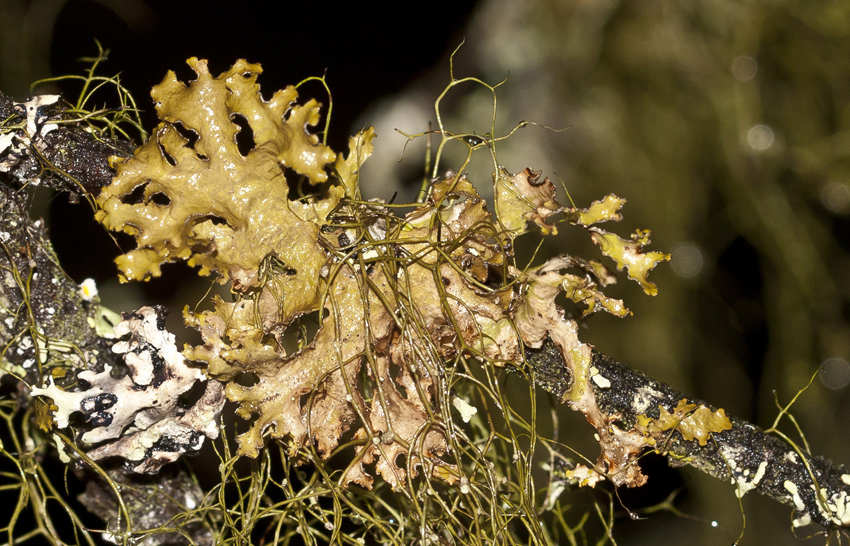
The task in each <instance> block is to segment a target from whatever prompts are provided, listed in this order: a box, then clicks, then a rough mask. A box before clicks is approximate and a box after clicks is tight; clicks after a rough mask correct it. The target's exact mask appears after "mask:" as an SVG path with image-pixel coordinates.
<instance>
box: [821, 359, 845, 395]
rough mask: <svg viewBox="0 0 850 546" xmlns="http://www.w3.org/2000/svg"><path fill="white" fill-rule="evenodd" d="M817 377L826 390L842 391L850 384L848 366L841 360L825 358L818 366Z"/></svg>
mask: <svg viewBox="0 0 850 546" xmlns="http://www.w3.org/2000/svg"><path fill="white" fill-rule="evenodd" d="M818 377H820V381H821V383H823V386H824V387H826V388H827V389H832V390H838V389H842V388H844V387H846V386H847V383H850V364H848V363H847V361H846V360H844V359H843V358H827V359H826V360H824V361H823V362H822V363H821V365H820V373H819V374H818Z"/></svg>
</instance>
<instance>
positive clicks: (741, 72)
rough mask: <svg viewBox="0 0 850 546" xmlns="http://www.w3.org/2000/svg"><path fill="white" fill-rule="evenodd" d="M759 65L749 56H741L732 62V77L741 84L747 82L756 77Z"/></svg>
mask: <svg viewBox="0 0 850 546" xmlns="http://www.w3.org/2000/svg"><path fill="white" fill-rule="evenodd" d="M758 66H759V65H758V63H757V62H756V60H755V59H753V58H752V57H750V56H749V55H739V56H738V57H735V60H734V61H732V75H733V76H735V79H736V80H738V81H741V82H747V81H750V80H751V79H753V78H755V77H756V72H758Z"/></svg>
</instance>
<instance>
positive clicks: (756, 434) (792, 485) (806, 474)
mask: <svg viewBox="0 0 850 546" xmlns="http://www.w3.org/2000/svg"><path fill="white" fill-rule="evenodd" d="M526 358H527V361H528V362H529V364H530V365H531V367H532V369H533V370H534V372H535V375H536V379H537V381H538V383H539V385H540V386H541V387H542V388H544V389H545V390H547V391H549V392H551V393H552V394H554V395H555V396H557V397H559V398H560V397H561V396H563V394H564V393H565V392H567V390H568V388H569V385H570V384H571V383H572V377H571V376H570V372H569V370H568V369H567V368H566V367H564V365H563V360H562V359H561V356H560V353H559V352H558V350H557V348H555V346H554V344H553V343H552V342H551V341H550V340H547V341H546V343H544V345H543V347H541V348H540V349H527V350H526ZM593 366H595V367H596V368H597V369H598V370H599V375H601V376H603V377H604V378H605V379H607V380H608V381H609V382H610V386H606V387H605V388H603V387H600V386H599V385H598V384H596V383H595V382H592V381H591V382H590V384H591V385H592V387H593V391H594V395H595V396H596V402H597V404H598V406H599V408H600V409H601V410H602V411H603V412H604V413H605V414H606V415H607V416H609V417H610V418H611V419H612V420H613V421H615V422H616V423H617V425H618V426H619V427H620V428H621V429H624V430H630V429H632V428H634V426H635V424H636V423H637V421H638V416H646V417H649V418H652V419H657V418H658V417H659V413H660V407H664V408H666V409H667V410H668V411H669V410H672V409H673V408H674V407H675V406H676V405H677V404H678V403H679V401H681V400H683V399H685V400H687V401H688V403H693V404H696V405H698V406H709V405H708V404H706V403H705V402H702V401H701V400H695V399H692V398H690V397H688V396H686V395H684V394H682V393H681V392H678V391H676V390H675V389H673V388H672V387H670V386H669V385H665V384H664V383H661V382H659V381H655V380H653V379H651V378H649V377H647V376H646V375H644V374H642V373H641V372H638V371H635V370H632V369H629V368H627V367H626V366H624V365H623V364H621V363H619V362H617V361H616V360H614V359H612V358H610V357H607V356H605V355H603V354H601V353H599V352H596V351H594V352H593ZM709 407H711V406H709ZM711 409H712V410H714V409H715V408H713V407H711ZM730 420H731V422H732V428H731V429H730V430H725V431H722V432H718V433H713V434H712V437H711V439H710V440H709V441H708V442H707V443H706V445H704V446H701V445H700V443H699V442H697V441H694V440H690V441H689V440H685V438H684V437H683V436H682V435H681V434H679V433H678V432H675V431H668V432H666V433H664V434H662V435H659V436H658V437H657V438H655V439H656V441H657V443H656V446H655V449H657V451H658V452H660V453H662V454H665V455H667V457H668V460H669V462H670V464H671V466H691V467H694V468H696V469H697V470H700V471H702V472H705V473H707V474H709V475H710V476H712V477H714V478H718V479H721V480H727V481H731V483H732V484H737V485H738V495H739V496H742V495H743V494H745V493H746V492H748V491H751V490H755V491H757V492H759V493H761V494H762V495H766V496H768V497H771V498H773V499H775V500H777V501H779V502H781V503H783V504H786V505H788V506H791V507H793V508H794V511H795V512H794V517H795V519H794V525H795V526H802V525H807V524H808V523H819V524H821V525H824V526H827V527H847V526H848V523H850V521H848V508H850V506H849V505H848V501H850V473H849V472H850V471H849V470H848V469H847V468H846V467H844V466H843V465H836V464H835V463H833V462H832V461H830V460H828V459H825V458H823V457H818V456H813V455H811V454H808V453H805V452H804V451H803V448H802V447H799V446H798V448H797V449H795V447H794V446H792V445H791V444H790V443H788V442H787V441H785V440H784V439H782V438H780V437H779V436H776V435H773V434H766V433H765V432H764V431H763V430H762V429H760V428H759V427H757V426H755V425H752V424H750V423H748V422H746V421H742V420H740V419H736V418H734V417H732V418H730Z"/></svg>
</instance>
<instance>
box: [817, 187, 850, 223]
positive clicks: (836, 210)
mask: <svg viewBox="0 0 850 546" xmlns="http://www.w3.org/2000/svg"><path fill="white" fill-rule="evenodd" d="M820 202H821V203H822V204H823V206H824V208H826V210H828V211H829V212H831V213H833V214H838V215H841V216H843V215H845V214H848V213H850V188H848V187H847V184H842V183H841V182H827V183H826V184H824V185H823V187H822V188H821V190H820Z"/></svg>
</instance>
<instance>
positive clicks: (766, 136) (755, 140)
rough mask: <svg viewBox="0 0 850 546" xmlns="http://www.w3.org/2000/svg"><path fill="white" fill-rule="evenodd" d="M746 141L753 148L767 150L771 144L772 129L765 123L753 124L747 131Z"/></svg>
mask: <svg viewBox="0 0 850 546" xmlns="http://www.w3.org/2000/svg"><path fill="white" fill-rule="evenodd" d="M747 143H748V144H749V145H750V148H752V149H753V150H757V151H762V150H767V149H768V148H770V147H771V146H772V145H773V129H771V128H770V127H768V126H767V125H755V126H754V127H753V128H752V129H750V131H749V132H748V133H747Z"/></svg>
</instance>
